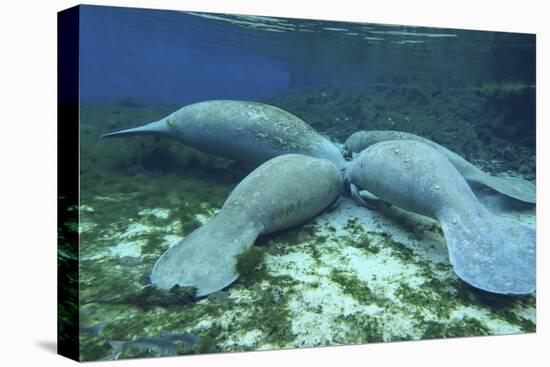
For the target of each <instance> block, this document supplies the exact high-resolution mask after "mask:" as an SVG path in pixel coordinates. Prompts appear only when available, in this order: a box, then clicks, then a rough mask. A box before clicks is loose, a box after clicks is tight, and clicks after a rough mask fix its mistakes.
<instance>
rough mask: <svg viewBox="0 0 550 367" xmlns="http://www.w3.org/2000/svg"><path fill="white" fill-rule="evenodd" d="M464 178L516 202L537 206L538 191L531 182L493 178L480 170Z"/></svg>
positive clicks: (469, 173) (515, 178) (513, 178)
mask: <svg viewBox="0 0 550 367" xmlns="http://www.w3.org/2000/svg"><path fill="white" fill-rule="evenodd" d="M464 178H465V179H466V180H468V181H474V182H477V183H480V184H483V185H485V186H489V187H490V188H492V189H493V190H496V191H498V192H500V193H501V194H504V195H507V196H510V197H512V198H514V199H516V200H520V201H524V202H526V203H531V204H535V202H536V196H537V193H536V191H537V190H536V187H535V185H534V184H533V183H532V182H530V181H527V180H524V179H521V178H517V177H498V176H491V175H489V174H487V173H485V172H483V171H481V170H479V169H475V170H472V171H471V172H468V174H465V175H464Z"/></svg>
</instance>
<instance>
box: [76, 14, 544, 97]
mask: <svg viewBox="0 0 550 367" xmlns="http://www.w3.org/2000/svg"><path fill="white" fill-rule="evenodd" d="M214 16H216V17H219V18H220V19H224V20H220V19H210V18H204V17H200V16H197V15H192V14H190V13H184V12H178V11H161V10H150V9H131V8H114V7H94V6H82V7H81V24H80V27H81V30H80V31H81V98H82V100H83V101H100V100H112V99H115V98H120V97H136V98H143V99H145V100H148V101H153V102H163V103H175V104H180V105H184V104H187V103H190V102H195V101H199V100H205V99H220V98H232V99H259V98H261V97H264V96H268V95H270V94H273V93H276V92H282V91H285V90H286V89H287V88H289V87H290V88H309V87H318V86H327V85H329V86H356V87H361V86H365V85H368V84H373V83H393V84H406V83H412V82H415V83H422V84H425V85H430V86H435V87H439V88H445V87H453V86H454V87H465V86H468V85H477V84H480V83H489V82H506V81H519V82H521V83H523V84H527V85H531V84H534V83H535V36H534V35H530V34H513V33H503V32H481V31H466V30H456V29H434V28H422V27H407V26H390V25H375V24H361V23H341V22H329V21H317V20H300V19H283V18H267V20H266V19H258V18H239V17H234V16H227V15H223V14H218V15H214ZM254 22H255V23H256V26H254ZM270 26H274V27H271V28H270Z"/></svg>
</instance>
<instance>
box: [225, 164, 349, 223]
mask: <svg viewBox="0 0 550 367" xmlns="http://www.w3.org/2000/svg"><path fill="white" fill-rule="evenodd" d="M342 185H343V178H342V174H341V172H340V170H339V169H338V167H336V166H335V165H334V164H333V163H332V162H330V161H328V160H325V159H318V158H313V157H308V156H304V155H299V154H286V155H282V156H279V157H276V158H274V159H272V160H270V161H268V162H266V163H264V164H263V165H261V166H260V167H258V168H257V169H256V170H254V172H252V173H251V174H250V175H248V176H247V177H246V178H245V179H244V180H243V181H241V183H239V185H238V186H237V187H236V188H235V189H234V190H233V192H232V193H231V195H230V196H229V198H228V199H227V201H226V202H225V204H224V206H223V209H224V210H235V209H238V208H246V211H247V213H248V215H249V218H250V220H251V221H253V222H259V223H262V224H263V226H264V231H263V233H269V232H273V231H276V230H279V229H283V228H287V227H291V226H294V225H297V224H300V223H302V222H304V221H306V220H308V219H310V218H312V217H313V216H315V215H316V214H317V213H319V212H320V211H322V210H323V209H324V208H326V207H327V206H328V205H330V203H332V202H333V201H334V200H336V198H337V197H338V196H339V194H340V192H341V190H342Z"/></svg>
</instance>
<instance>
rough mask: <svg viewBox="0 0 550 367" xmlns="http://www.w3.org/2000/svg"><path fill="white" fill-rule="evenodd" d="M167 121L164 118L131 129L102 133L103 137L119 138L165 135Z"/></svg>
mask: <svg viewBox="0 0 550 367" xmlns="http://www.w3.org/2000/svg"><path fill="white" fill-rule="evenodd" d="M167 130H168V129H167V127H166V123H165V122H164V119H163V120H159V121H155V122H151V123H148V124H145V125H142V126H138V127H134V128H131V129H124V130H119V131H114V132H111V133H107V134H103V135H101V137H102V138H119V137H123V136H132V135H164V134H166V133H167Z"/></svg>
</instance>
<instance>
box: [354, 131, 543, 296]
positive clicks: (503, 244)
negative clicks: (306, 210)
mask: <svg viewBox="0 0 550 367" xmlns="http://www.w3.org/2000/svg"><path fill="white" fill-rule="evenodd" d="M347 174H348V179H349V180H350V181H351V182H352V183H353V184H355V185H357V186H358V187H361V188H364V189H366V190H368V191H369V192H370V193H371V194H373V195H375V196H377V197H378V198H380V199H382V200H384V201H386V202H389V203H390V204H393V205H396V206H398V207H400V208H403V209H406V210H409V211H412V212H415V213H418V214H422V215H425V216H428V217H431V218H434V219H436V220H438V221H439V223H440V224H441V227H442V229H443V233H444V236H445V239H446V242H447V248H448V251H449V259H450V262H451V264H452V266H453V269H454V271H455V273H456V274H457V275H458V276H459V277H460V278H461V279H462V280H464V281H465V282H467V283H469V284H471V285H472V286H474V287H477V288H479V289H483V290H485V291H489V292H493V293H501V294H528V293H532V292H534V291H535V266H536V263H535V242H536V236H535V230H534V229H532V228H530V227H527V226H524V225H522V224H519V223H516V222H514V221H511V220H509V219H506V218H503V217H499V216H497V215H495V214H492V213H490V212H489V211H488V210H487V209H485V207H484V206H483V205H481V204H480V203H479V202H478V200H477V198H476V197H475V196H474V194H473V192H472V190H471V189H470V187H469V186H468V184H467V183H466V181H465V180H464V178H463V177H462V176H461V175H460V173H459V172H458V170H457V169H456V168H455V166H453V165H452V164H451V163H450V162H449V160H448V159H447V158H446V156H445V155H443V154H442V153H441V152H440V151H439V150H437V149H434V148H432V147H431V146H429V145H426V144H424V143H420V142H418V141H412V140H393V141H385V142H381V143H376V144H373V145H371V146H369V147H368V148H367V149H365V150H363V152H361V154H360V155H359V156H358V157H356V159H354V161H353V162H352V163H351V165H350V167H349V171H348V172H347Z"/></svg>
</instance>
